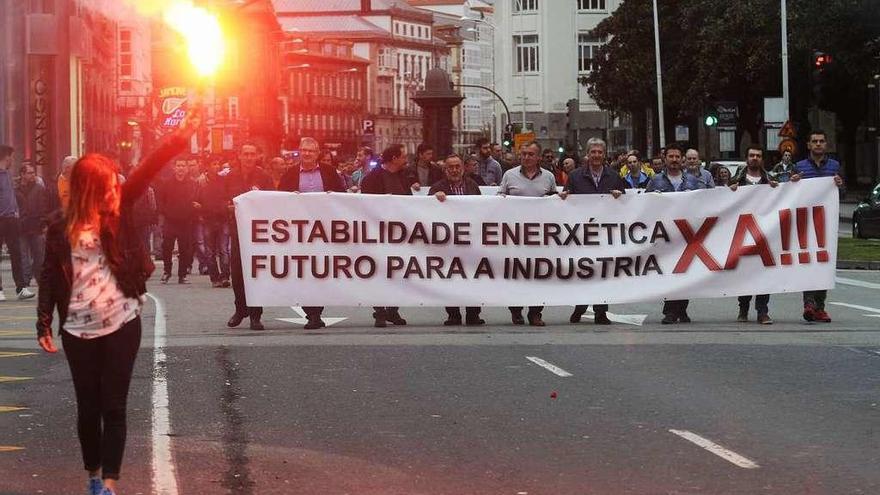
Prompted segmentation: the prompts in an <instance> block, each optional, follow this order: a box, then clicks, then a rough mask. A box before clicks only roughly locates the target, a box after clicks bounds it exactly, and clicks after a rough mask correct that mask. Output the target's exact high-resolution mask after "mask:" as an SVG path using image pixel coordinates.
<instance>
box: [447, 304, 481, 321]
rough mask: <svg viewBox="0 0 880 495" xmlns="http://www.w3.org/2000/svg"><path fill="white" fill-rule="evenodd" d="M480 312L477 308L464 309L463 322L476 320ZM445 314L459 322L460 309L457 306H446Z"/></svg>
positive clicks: (468, 307)
mask: <svg viewBox="0 0 880 495" xmlns="http://www.w3.org/2000/svg"><path fill="white" fill-rule="evenodd" d="M481 310H482V308H480V307H479V306H467V307H466V308H464V314H465V320H476V319H478V318H479V317H480V311H481ZM446 314H447V315H448V316H449V318H450V319H452V320H461V309H460V308H459V307H458V306H446Z"/></svg>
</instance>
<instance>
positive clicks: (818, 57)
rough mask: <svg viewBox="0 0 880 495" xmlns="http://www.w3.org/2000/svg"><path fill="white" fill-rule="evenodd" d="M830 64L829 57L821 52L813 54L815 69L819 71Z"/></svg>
mask: <svg viewBox="0 0 880 495" xmlns="http://www.w3.org/2000/svg"><path fill="white" fill-rule="evenodd" d="M830 63H831V55H828V54H827V53H823V52H816V53H815V54H813V64H814V65H815V66H816V68H817V69H821V68H823V67H825V66H826V65H828V64H830Z"/></svg>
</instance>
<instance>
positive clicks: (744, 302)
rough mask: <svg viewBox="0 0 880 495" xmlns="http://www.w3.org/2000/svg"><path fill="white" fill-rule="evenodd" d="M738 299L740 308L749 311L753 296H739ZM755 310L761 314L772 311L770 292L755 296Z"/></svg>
mask: <svg viewBox="0 0 880 495" xmlns="http://www.w3.org/2000/svg"><path fill="white" fill-rule="evenodd" d="M737 301H738V302H739V310H740V311H742V312H745V313H748V311H749V305H750V304H751V303H752V296H739V297H738V298H737ZM755 311H757V312H758V314H759V315H766V314H769V313H770V294H758V295H757V296H755Z"/></svg>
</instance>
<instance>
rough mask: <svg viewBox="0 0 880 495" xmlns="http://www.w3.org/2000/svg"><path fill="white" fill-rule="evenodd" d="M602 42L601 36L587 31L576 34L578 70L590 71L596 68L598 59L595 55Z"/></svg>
mask: <svg viewBox="0 0 880 495" xmlns="http://www.w3.org/2000/svg"><path fill="white" fill-rule="evenodd" d="M603 42H604V40H602V39H601V38H599V37H596V36H592V35H591V34H589V33H579V34H578V71H580V72H590V71H592V70H593V69H596V68H598V66H599V65H598V64H599V60H598V58H597V57H596V55H597V52H598V50H599V47H600V46H602V43H603Z"/></svg>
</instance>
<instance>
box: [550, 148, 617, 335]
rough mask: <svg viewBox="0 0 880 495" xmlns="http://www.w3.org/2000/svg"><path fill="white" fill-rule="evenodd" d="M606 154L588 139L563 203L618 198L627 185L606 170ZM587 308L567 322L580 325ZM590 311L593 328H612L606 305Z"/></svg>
mask: <svg viewBox="0 0 880 495" xmlns="http://www.w3.org/2000/svg"><path fill="white" fill-rule="evenodd" d="M605 154H606V146H605V141H603V140H601V139H599V138H590V140H589V141H587V156H586V159H585V165H584V166H583V167H580V168H578V169H577V170H575V171H573V172H572V173H571V174H569V176H568V182H567V183H566V184H565V190H564V191H562V193H560V194H559V196H560V197H561V198H562V199H565V198H567V197H568V195H569V194H610V195H611V196H613V197H614V198H615V199H617V198H619V197H620V195H621V194H623V191H624V189H626V186H627V184H626V183H625V182H624V181H623V179H621V178H620V175H619V174H618V173H617V172H615V171H614V169H612V168H611V167H606V166H605ZM588 306H589V305H587V304H579V305H577V306H575V308H574V311H573V312H572V313H571V316H570V317H569V319H568V321H570V322H571V323H580V321H581V318H582V317H583V316H584V313H586V311H587V307H588ZM593 310H594V312H595V317H594V318H593V321H594V322H595V324H596V325H610V324H611V320H609V319H608V314H607V313H608V305H607V304H594V305H593Z"/></svg>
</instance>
